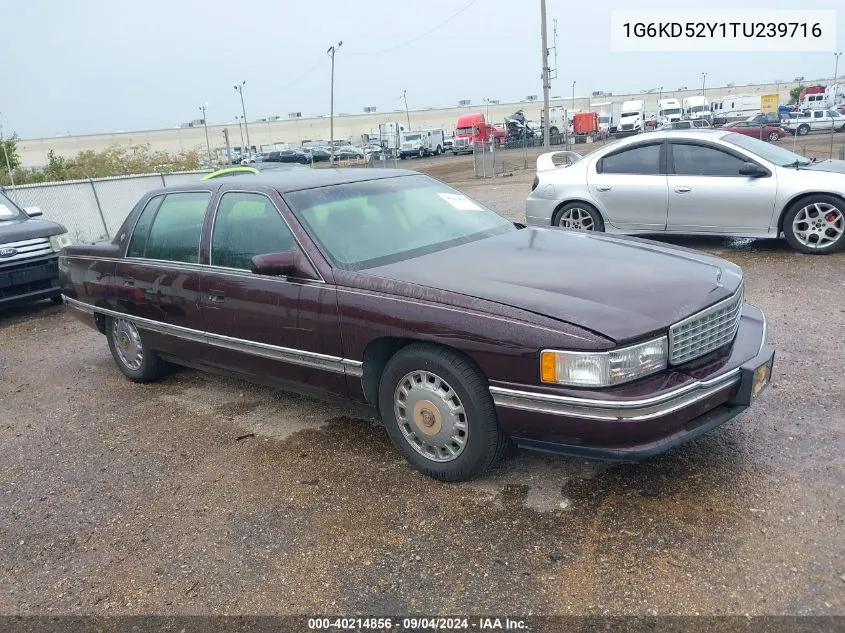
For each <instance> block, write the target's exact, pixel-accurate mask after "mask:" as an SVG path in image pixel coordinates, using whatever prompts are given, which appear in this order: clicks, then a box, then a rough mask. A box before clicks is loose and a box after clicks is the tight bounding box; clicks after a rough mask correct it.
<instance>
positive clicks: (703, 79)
mask: <svg viewBox="0 0 845 633" xmlns="http://www.w3.org/2000/svg"><path fill="white" fill-rule="evenodd" d="M706 80H707V73H701V96H702V97H706V96H707V94H706V93H705V92H704V82H705V81H706Z"/></svg>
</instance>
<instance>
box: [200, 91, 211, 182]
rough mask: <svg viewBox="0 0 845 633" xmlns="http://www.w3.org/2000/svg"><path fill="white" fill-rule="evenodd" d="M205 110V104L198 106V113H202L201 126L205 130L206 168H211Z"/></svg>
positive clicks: (209, 142)
mask: <svg viewBox="0 0 845 633" xmlns="http://www.w3.org/2000/svg"><path fill="white" fill-rule="evenodd" d="M207 109H208V103H207V102H206V103H203V104H202V105H201V106H200V112H202V126H203V127H204V128H205V148H206V149H207V150H208V166H209V167H211V141H209V140H208V118H207V117H206V114H205V112H206V110H207Z"/></svg>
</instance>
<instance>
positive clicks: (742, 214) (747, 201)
mask: <svg viewBox="0 0 845 633" xmlns="http://www.w3.org/2000/svg"><path fill="white" fill-rule="evenodd" d="M750 161H751V159H750V158H748V157H746V156H744V155H742V154H740V153H739V152H734V151H732V150H730V149H729V148H726V147H723V146H718V145H714V144H710V143H706V142H701V141H693V140H672V141H670V143H669V160H668V167H669V175H668V176H667V179H668V183H669V220H668V226H667V231H668V232H674V233H698V232H704V233H720V234H731V233H735V234H739V235H748V234H756V233H762V232H765V231H767V230H768V228H769V225H770V224H771V222H772V218H773V213H774V205H775V196H776V194H777V181H776V176H775V175H774V174H773V173H772V172H771V171H770V170H767V171H768V172H769V175H768V176H763V177H750V176H741V175H740V174H739V170H740V169H741V168H742V166H743V165H744V164H745V163H746V162H750ZM761 167H763V166H762V165H761Z"/></svg>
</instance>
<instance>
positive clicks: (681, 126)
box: [659, 119, 712, 130]
mask: <svg viewBox="0 0 845 633" xmlns="http://www.w3.org/2000/svg"><path fill="white" fill-rule="evenodd" d="M710 127H712V126H711V125H710V121H708V120H707V119H684V120H682V121H671V122H668V123H664V124H663V125H662V126H660V128H659V129H660V130H692V129H693V128H694V129H702V128H710Z"/></svg>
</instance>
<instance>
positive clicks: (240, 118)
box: [235, 114, 246, 154]
mask: <svg viewBox="0 0 845 633" xmlns="http://www.w3.org/2000/svg"><path fill="white" fill-rule="evenodd" d="M242 120H243V117H242V116H240V115H239V114H236V115H235V121H237V122H238V130H240V132H241V154H243V152H244V150H245V149H246V148H245V146H244V126H243V125H241V121H242Z"/></svg>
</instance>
